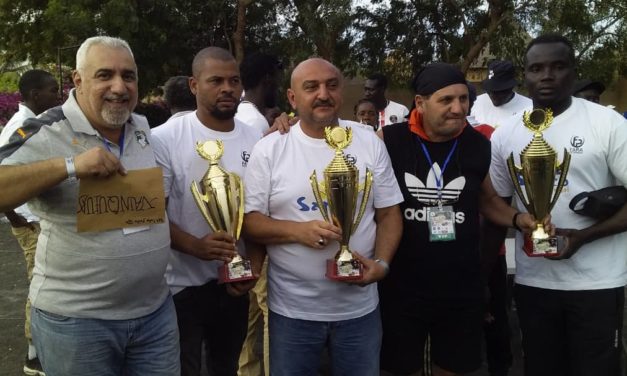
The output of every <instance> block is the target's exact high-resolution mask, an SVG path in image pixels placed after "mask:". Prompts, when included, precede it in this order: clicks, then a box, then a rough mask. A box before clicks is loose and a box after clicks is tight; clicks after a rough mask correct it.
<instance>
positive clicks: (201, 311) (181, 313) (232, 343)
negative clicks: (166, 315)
mask: <svg viewBox="0 0 627 376" xmlns="http://www.w3.org/2000/svg"><path fill="white" fill-rule="evenodd" d="M174 305H175V306H176V315H177V320H178V327H179V335H180V343H181V376H198V375H200V368H201V358H202V345H203V343H204V345H205V353H206V366H207V370H208V371H209V375H210V376H236V375H237V368H238V360H239V354H240V352H241V351H242V344H243V343H244V338H245V337H246V330H247V327H248V294H244V295H243V296H239V297H233V296H231V295H229V294H228V293H227V292H226V289H225V285H218V284H217V283H216V281H210V282H208V283H207V284H205V285H203V286H193V287H187V288H185V289H184V290H182V291H180V292H179V293H177V294H176V295H174Z"/></svg>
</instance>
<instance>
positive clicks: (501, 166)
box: [490, 98, 627, 290]
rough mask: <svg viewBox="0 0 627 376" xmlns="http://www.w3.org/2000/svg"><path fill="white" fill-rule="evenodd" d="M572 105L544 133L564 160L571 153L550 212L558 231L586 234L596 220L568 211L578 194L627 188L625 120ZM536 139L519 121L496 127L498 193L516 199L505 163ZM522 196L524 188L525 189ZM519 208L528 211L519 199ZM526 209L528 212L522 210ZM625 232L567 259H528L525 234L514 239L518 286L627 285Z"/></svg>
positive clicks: (584, 103) (592, 287) (588, 104)
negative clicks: (563, 181)
mask: <svg viewBox="0 0 627 376" xmlns="http://www.w3.org/2000/svg"><path fill="white" fill-rule="evenodd" d="M572 100H573V102H572V104H571V106H570V107H569V108H568V109H567V110H566V111H564V112H563V113H562V114H560V115H559V116H556V117H555V119H554V121H553V124H552V125H551V126H550V127H549V128H548V129H547V130H545V131H544V132H543V137H544V139H545V140H546V141H547V142H548V143H549V145H551V146H552V147H553V149H554V150H556V151H557V153H558V157H557V158H558V161H560V162H561V161H562V160H563V154H564V148H565V149H566V150H567V151H568V152H569V153H571V156H572V157H571V162H570V169H569V171H568V174H567V181H566V184H565V186H564V190H563V191H562V194H561V195H560V196H559V199H558V200H557V203H556V204H555V207H554V208H553V210H552V211H551V216H552V221H553V223H554V224H555V225H556V226H557V227H558V228H573V229H582V228H586V227H589V226H591V225H592V224H594V223H595V221H594V220H593V219H591V218H588V217H585V216H582V215H579V214H576V213H575V212H573V211H571V210H570V209H569V208H568V204H569V203H570V201H571V199H572V198H573V197H574V196H575V195H577V194H578V193H580V192H584V191H593V190H597V189H601V188H604V187H609V186H613V185H619V184H621V185H626V184H627V121H626V120H625V119H624V118H622V117H621V116H620V114H618V113H616V112H615V111H612V110H609V109H607V108H605V107H603V106H600V105H598V104H595V103H592V102H588V101H586V100H583V99H579V98H573V99H572ZM532 137H533V134H532V132H531V131H530V130H528V129H527V128H525V127H524V126H523V125H522V121H521V119H520V118H519V119H518V120H517V121H511V122H507V123H505V124H503V125H502V126H501V127H499V128H497V129H496V131H495V132H494V134H493V135H492V165H491V167H490V176H491V178H492V183H493V185H494V188H495V189H496V191H497V193H498V194H499V195H500V196H502V197H510V196H514V195H515V194H514V189H513V185H512V182H511V179H510V176H509V173H508V169H507V162H506V159H507V157H509V155H510V153H512V152H513V153H514V161H515V163H516V165H518V166H520V158H519V155H520V152H521V151H522V149H523V148H524V147H525V146H526V145H527V144H528V143H529V142H531V139H532ZM523 191H524V188H523ZM516 201H517V205H518V207H519V208H524V206H523V205H522V203H521V201H520V199H519V198H518V197H516ZM523 210H524V209H523ZM626 247H627V232H623V233H620V234H617V235H612V236H607V237H604V238H601V239H599V240H595V241H593V242H591V243H588V244H586V245H584V246H582V247H581V248H580V249H579V251H578V252H577V253H576V254H575V255H573V256H572V257H571V258H570V259H568V260H560V261H555V260H547V259H544V258H543V257H528V256H527V255H526V254H525V253H524V252H523V251H522V235H521V233H520V232H517V234H516V282H517V283H520V284H523V285H527V286H533V287H541V288H547V289H554V290H597V289H606V288H614V287H620V286H624V285H625V284H627V252H626Z"/></svg>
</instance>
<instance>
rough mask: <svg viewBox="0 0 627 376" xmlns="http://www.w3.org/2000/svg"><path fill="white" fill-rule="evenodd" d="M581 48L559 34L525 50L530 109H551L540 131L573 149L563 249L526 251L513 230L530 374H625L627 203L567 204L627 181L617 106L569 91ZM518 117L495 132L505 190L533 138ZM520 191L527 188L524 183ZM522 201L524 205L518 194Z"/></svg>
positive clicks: (494, 171)
mask: <svg viewBox="0 0 627 376" xmlns="http://www.w3.org/2000/svg"><path fill="white" fill-rule="evenodd" d="M575 64H576V62H575V57H574V50H573V47H572V44H571V43H570V41H568V40H567V39H566V38H564V37H563V36H560V35H554V34H549V35H542V36H539V37H538V38H536V39H534V40H532V41H531V42H530V44H529V45H528V47H527V51H526V53H525V83H526V85H527V89H528V90H529V93H530V95H531V98H532V100H533V106H534V108H549V109H551V110H552V111H553V116H554V119H553V122H552V124H551V125H550V126H549V128H548V129H546V130H545V131H544V132H543V138H544V139H545V140H546V141H547V143H548V144H549V145H551V146H552V147H553V148H554V149H555V150H556V151H557V153H558V160H560V161H561V160H562V159H563V150H566V151H568V152H569V153H570V154H571V156H572V159H571V162H570V169H569V171H568V174H567V178H566V184H565V186H564V190H563V191H562V193H561V195H560V196H559V198H558V200H557V203H556V204H555V206H554V208H553V210H552V211H551V216H552V222H553V223H554V224H555V226H556V227H557V231H556V233H557V235H559V236H561V237H562V239H563V242H562V243H563V244H562V245H560V246H559V249H558V252H559V255H558V256H557V257H550V258H549V257H547V258H543V257H528V256H526V254H525V253H524V252H523V250H522V243H523V239H522V237H521V235H520V234H517V237H516V285H515V287H514V296H515V298H516V307H517V313H518V317H519V321H520V328H521V331H522V345H523V352H524V354H525V358H524V361H525V374H526V375H529V376H543V375H551V376H556V375H557V376H559V375H562V376H566V375H568V376H572V375H619V374H620V359H621V345H620V343H621V339H622V336H621V332H622V328H623V324H622V316H623V309H624V289H623V287H624V286H625V284H626V283H627V252H625V244H627V233H625V230H626V229H627V205H624V206H623V207H622V208H621V209H620V210H619V211H618V212H617V213H616V214H614V215H613V216H612V217H610V218H608V219H605V220H595V219H592V218H589V217H585V216H583V215H579V214H576V213H575V212H573V211H571V210H570V209H569V202H570V201H571V199H572V198H573V197H574V196H575V195H577V194H578V193H581V192H587V191H594V190H598V189H601V188H604V187H608V186H614V185H617V184H618V185H623V186H625V185H627V163H625V161H627V124H626V121H625V119H623V118H622V117H621V116H620V114H618V113H616V112H615V111H612V110H610V109H607V108H605V107H602V106H599V105H597V104H595V103H592V102H589V101H586V100H583V99H579V98H573V97H571V93H572V89H573V83H574V80H575ZM532 136H533V134H532V132H531V131H530V130H528V129H526V128H525V127H524V126H523V124H522V119H521V118H520V117H519V118H517V119H514V120H513V121H511V122H509V123H506V124H503V125H502V126H501V127H500V128H498V129H497V130H496V131H495V132H494V134H493V135H492V164H491V168H490V175H491V177H492V182H493V184H494V188H495V189H496V190H497V192H498V193H499V195H500V196H502V197H512V196H513V195H514V188H513V185H512V182H511V179H510V176H509V173H508V167H507V162H506V159H507V157H509V155H510V153H513V154H514V156H516V159H515V161H516V164H519V163H520V162H519V160H518V155H519V154H520V152H521V151H522V150H523V148H525V146H526V145H527V144H529V142H530V141H531V139H532ZM523 190H524V188H523ZM516 200H517V202H518V207H519V208H521V209H522V208H523V206H522V204H521V202H520V200H519V199H518V198H517V199H516Z"/></svg>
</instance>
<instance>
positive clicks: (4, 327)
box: [0, 223, 627, 376]
mask: <svg viewBox="0 0 627 376" xmlns="http://www.w3.org/2000/svg"><path fill="white" fill-rule="evenodd" d="M27 288H28V286H27V283H26V270H25V267H24V257H23V255H22V252H21V250H20V248H19V246H18V244H17V242H16V241H15V239H14V238H13V237H12V235H11V231H10V228H9V226H8V224H6V223H0V376H20V375H22V366H23V361H24V357H25V354H26V340H25V339H24V326H23V325H24V302H25V299H26V293H27ZM626 313H627V310H626ZM511 321H512V329H513V334H514V339H513V346H514V353H515V359H514V367H513V369H512V370H511V372H510V376H522V366H521V358H520V336H519V335H518V322H517V320H516V315H515V314H512V320H511ZM626 322H627V321H626ZM626 328H627V325H626ZM623 334H624V335H623V337H624V338H623V343H625V334H627V330H625V331H624V333H623ZM325 373H326V372H323V374H325ZM487 375H488V373H487V371H486V370H485V367H484V368H483V369H481V370H480V371H478V372H475V373H473V374H472V375H470V376H487ZM624 375H625V376H627V371H625V372H624Z"/></svg>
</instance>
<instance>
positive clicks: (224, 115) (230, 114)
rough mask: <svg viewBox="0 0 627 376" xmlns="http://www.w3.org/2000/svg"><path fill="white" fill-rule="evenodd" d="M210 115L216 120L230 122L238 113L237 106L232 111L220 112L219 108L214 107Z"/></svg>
mask: <svg viewBox="0 0 627 376" xmlns="http://www.w3.org/2000/svg"><path fill="white" fill-rule="evenodd" d="M209 113H210V114H211V116H213V117H214V118H216V119H219V120H229V119H233V118H234V117H235V114H236V113H237V106H235V107H234V108H233V109H232V110H220V109H219V108H218V107H213V108H211V110H210V111H209Z"/></svg>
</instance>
